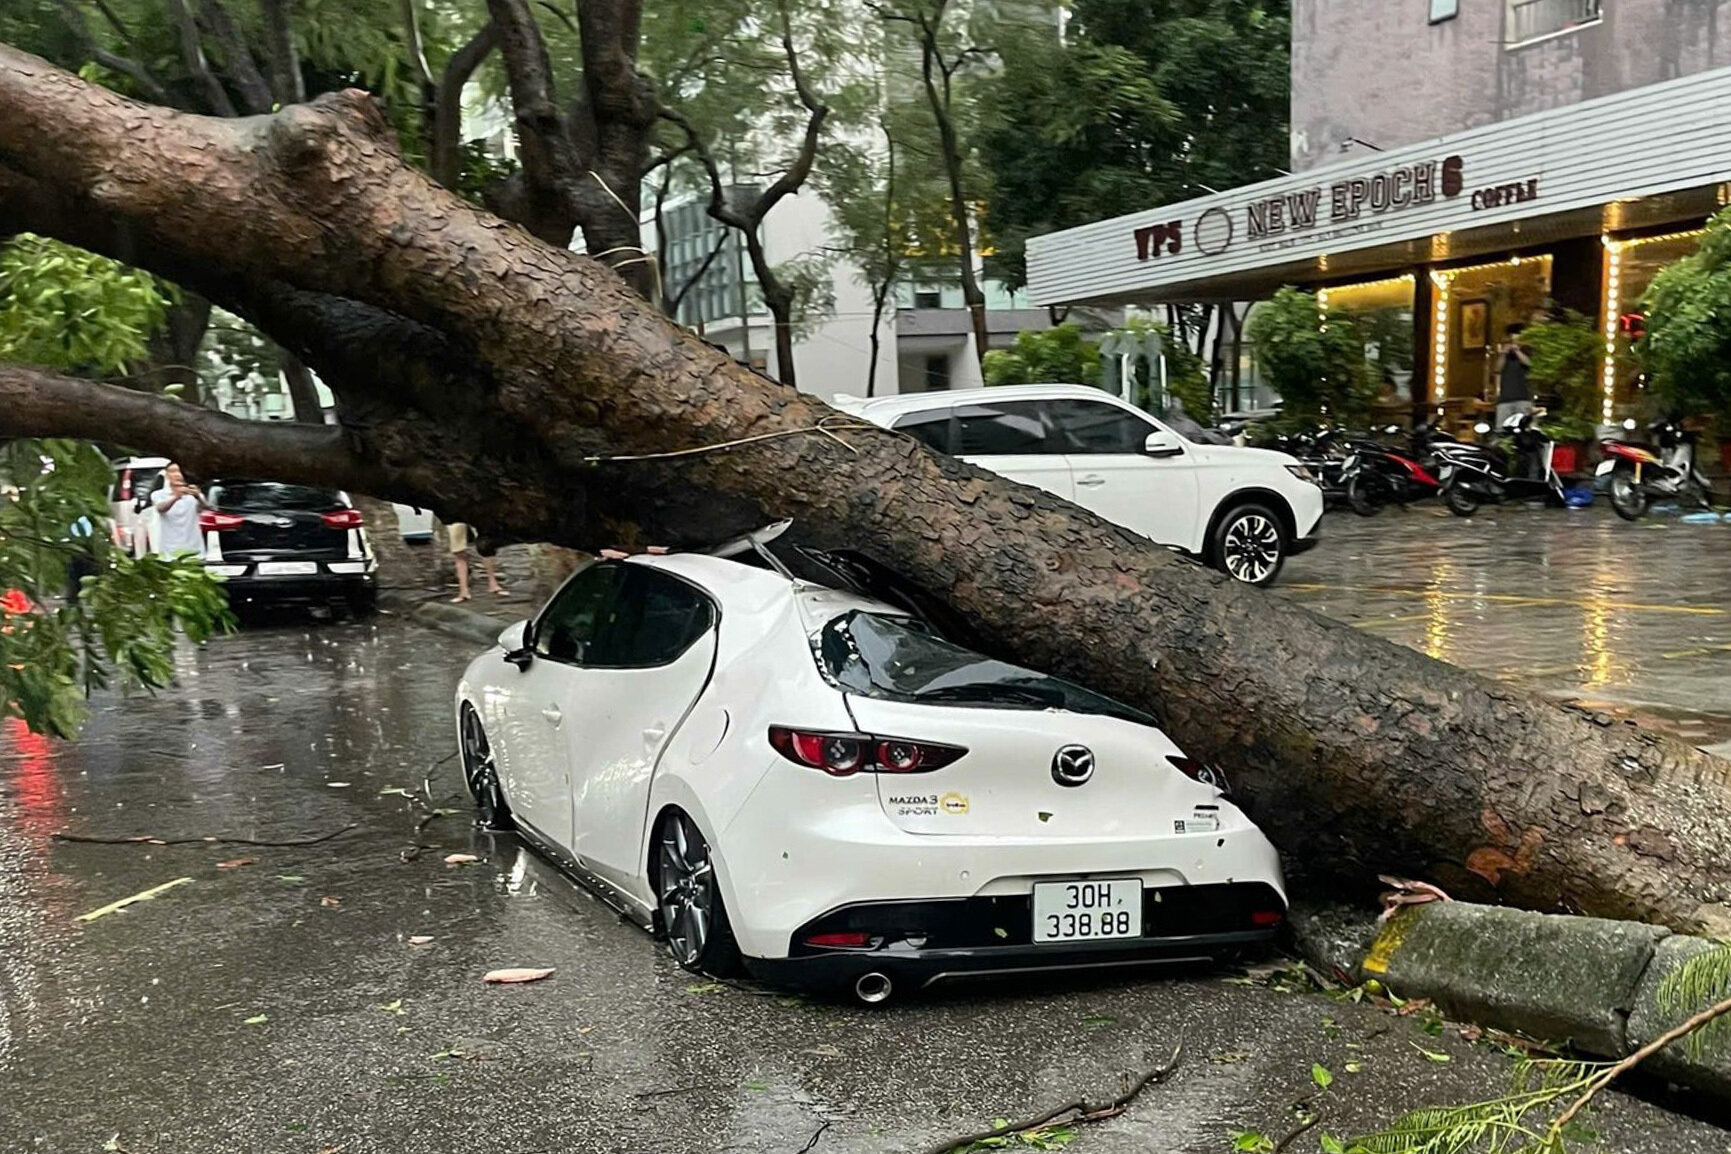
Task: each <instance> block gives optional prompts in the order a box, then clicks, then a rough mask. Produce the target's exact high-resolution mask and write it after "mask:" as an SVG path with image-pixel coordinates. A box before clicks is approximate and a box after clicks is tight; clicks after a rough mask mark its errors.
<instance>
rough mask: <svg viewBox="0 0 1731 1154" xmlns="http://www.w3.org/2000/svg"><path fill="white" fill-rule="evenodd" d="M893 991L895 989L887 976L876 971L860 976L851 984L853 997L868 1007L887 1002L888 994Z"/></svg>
mask: <svg viewBox="0 0 1731 1154" xmlns="http://www.w3.org/2000/svg"><path fill="white" fill-rule="evenodd" d="M894 991H895V987H894V985H892V984H891V982H890V978H889V975H888V974H881V973H878V972H877V971H876V970H874V971H872V972H871V973H869V974H861V975H860V976H859V980H858V981H856V982H854V984H853V996H854V997H856V998H858V999H859V1000H860V1001H862V1002H864V1003H865V1004H866V1005H868V1006H875V1005H877V1004H878V1003H879V1002H887V1001H889V997H890V994H892V993H893V992H894Z"/></svg>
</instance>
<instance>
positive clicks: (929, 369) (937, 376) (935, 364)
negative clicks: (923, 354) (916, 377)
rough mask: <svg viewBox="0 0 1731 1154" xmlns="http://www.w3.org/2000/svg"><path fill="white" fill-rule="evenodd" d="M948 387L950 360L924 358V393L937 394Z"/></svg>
mask: <svg viewBox="0 0 1731 1154" xmlns="http://www.w3.org/2000/svg"><path fill="white" fill-rule="evenodd" d="M949 387H950V358H949V357H927V358H926V392H928V393H932V392H938V391H940V390H942V389H947V388H949Z"/></svg>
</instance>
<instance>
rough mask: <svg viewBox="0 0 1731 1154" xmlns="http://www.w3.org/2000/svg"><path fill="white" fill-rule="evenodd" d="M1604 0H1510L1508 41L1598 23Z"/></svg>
mask: <svg viewBox="0 0 1731 1154" xmlns="http://www.w3.org/2000/svg"><path fill="white" fill-rule="evenodd" d="M1604 9H1605V3H1604V0H1509V20H1508V35H1507V37H1506V39H1507V40H1508V42H1509V43H1510V44H1523V43H1525V42H1526V41H1528V40H1538V39H1540V38H1542V37H1545V36H1554V35H1556V34H1557V33H1559V32H1568V31H1571V30H1573V29H1576V28H1581V27H1584V26H1585V25H1588V24H1597V23H1598V22H1599V21H1600V20H1602V19H1604V16H1605V11H1604Z"/></svg>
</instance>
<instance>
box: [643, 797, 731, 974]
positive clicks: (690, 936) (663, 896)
mask: <svg viewBox="0 0 1731 1154" xmlns="http://www.w3.org/2000/svg"><path fill="white" fill-rule="evenodd" d="M656 881H657V885H656V892H657V894H658V896H659V898H660V910H661V929H662V931H663V932H664V933H665V934H666V935H667V948H668V949H669V950H671V951H672V953H673V957H674V960H675V961H677V962H678V963H679V964H680V965H682V966H687V967H690V968H696V967H697V966H698V964H699V962H700V961H701V960H702V958H703V955H704V950H705V949H706V948H707V947H708V945H709V939H710V935H711V933H712V932H713V927H714V924H715V915H716V906H717V904H718V898H717V895H716V889H715V863H714V861H713V860H712V859H711V858H710V854H709V843H708V842H706V841H704V840H703V835H702V834H700V833H698V832H697V827H696V826H694V825H692V824H691V820H690V819H689V818H687V817H686V816H685V815H684V814H677V813H676V814H674V815H672V816H671V817H669V818H668V819H667V821H666V822H665V823H664V824H663V825H662V827H661V848H660V872H659V874H658V875H657V879H656Z"/></svg>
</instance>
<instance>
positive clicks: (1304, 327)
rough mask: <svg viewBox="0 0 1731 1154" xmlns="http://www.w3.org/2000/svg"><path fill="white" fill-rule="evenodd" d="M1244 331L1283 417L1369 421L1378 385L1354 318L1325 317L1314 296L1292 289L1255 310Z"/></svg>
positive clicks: (1337, 315) (1343, 421)
mask: <svg viewBox="0 0 1731 1154" xmlns="http://www.w3.org/2000/svg"><path fill="white" fill-rule="evenodd" d="M1244 333H1245V336H1247V337H1249V338H1250V344H1251V346H1252V347H1253V348H1254V349H1255V350H1256V360H1257V363H1258V364H1259V365H1260V366H1261V368H1262V374H1263V377H1264V379H1265V380H1267V382H1268V384H1269V386H1270V387H1272V388H1273V389H1274V391H1275V392H1277V393H1279V394H1280V399H1281V401H1282V402H1283V403H1282V405H1281V410H1282V414H1283V415H1284V416H1287V417H1295V418H1310V419H1312V420H1316V419H1321V418H1324V417H1326V418H1327V419H1329V420H1331V421H1335V422H1338V423H1341V424H1351V423H1355V422H1363V421H1365V420H1367V419H1368V418H1369V416H1370V409H1371V404H1372V402H1373V401H1374V400H1375V398H1376V383H1375V382H1374V381H1372V380H1371V376H1370V371H1369V367H1368V366H1367V365H1366V363H1365V355H1364V337H1363V336H1362V335H1361V334H1360V332H1359V329H1358V326H1357V325H1356V324H1355V323H1354V322H1353V320H1352V318H1351V317H1348V316H1346V315H1344V314H1341V313H1325V312H1323V311H1322V307H1321V305H1320V304H1319V303H1318V302H1317V299H1316V297H1315V296H1313V295H1312V294H1310V293H1307V292H1304V291H1302V290H1300V289H1295V288H1292V287H1290V286H1289V287H1287V288H1283V289H1281V290H1280V291H1279V292H1277V293H1275V294H1274V297H1273V298H1272V299H1271V300H1267V301H1264V302H1262V303H1261V304H1259V305H1257V306H1256V307H1255V308H1254V309H1252V310H1251V313H1250V317H1249V319H1248V320H1247V321H1246V322H1245V330H1244Z"/></svg>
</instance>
